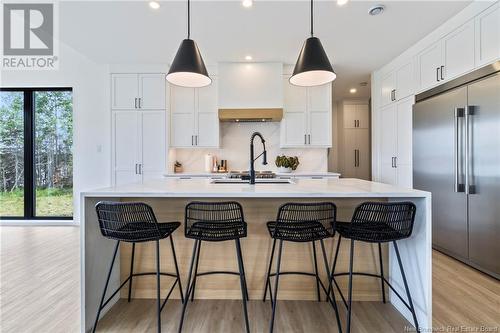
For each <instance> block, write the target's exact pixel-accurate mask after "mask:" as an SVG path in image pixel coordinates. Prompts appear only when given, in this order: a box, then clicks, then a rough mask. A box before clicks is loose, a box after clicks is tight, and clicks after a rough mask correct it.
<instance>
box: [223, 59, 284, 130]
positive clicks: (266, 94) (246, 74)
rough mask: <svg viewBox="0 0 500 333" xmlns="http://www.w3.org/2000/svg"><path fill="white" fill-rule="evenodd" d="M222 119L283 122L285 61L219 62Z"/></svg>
mask: <svg viewBox="0 0 500 333" xmlns="http://www.w3.org/2000/svg"><path fill="white" fill-rule="evenodd" d="M218 74H219V75H218V77H219V81H218V89H219V91H218V98H219V119H220V120H221V121H240V122H249V121H259V122H262V121H280V120H281V118H282V117H283V64H282V63H277V62H273V63H220V64H219V66H218Z"/></svg>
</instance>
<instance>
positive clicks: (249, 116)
mask: <svg viewBox="0 0 500 333" xmlns="http://www.w3.org/2000/svg"><path fill="white" fill-rule="evenodd" d="M281 119H283V109H282V108H254V109H251V108H244V109H219V120H220V121H224V122H238V121H241V122H251V121H255V122H262V121H281Z"/></svg>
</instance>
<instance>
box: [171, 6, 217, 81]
mask: <svg viewBox="0 0 500 333" xmlns="http://www.w3.org/2000/svg"><path fill="white" fill-rule="evenodd" d="M190 9H191V3H190V1H189V0H188V2H187V38H186V39H184V40H183V41H182V42H181V45H180V46H179V49H178V50H177V54H176V55H175V58H174V61H172V65H171V66H170V70H169V71H168V74H167V81H168V82H170V83H172V84H174V85H176V86H181V87H189V88H200V87H204V86H208V85H209V84H210V83H212V79H211V78H210V77H209V76H208V72H207V68H206V67H205V63H204V62H203V58H202V57H201V52H200V50H199V49H198V45H196V42H195V41H194V40H192V39H191V38H190V35H191V12H190Z"/></svg>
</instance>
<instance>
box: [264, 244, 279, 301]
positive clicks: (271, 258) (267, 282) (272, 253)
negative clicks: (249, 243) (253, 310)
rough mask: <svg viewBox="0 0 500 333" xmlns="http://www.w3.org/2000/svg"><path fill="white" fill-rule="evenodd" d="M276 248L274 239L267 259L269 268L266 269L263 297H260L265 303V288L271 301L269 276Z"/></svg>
mask: <svg viewBox="0 0 500 333" xmlns="http://www.w3.org/2000/svg"><path fill="white" fill-rule="evenodd" d="M275 248H276V239H273V247H272V249H271V257H270V258H269V266H268V267H267V275H266V286H265V287H264V297H262V301H263V302H265V301H266V296H267V288H269V297H270V298H271V302H272V301H273V299H272V296H273V295H272V294H271V284H270V276H269V275H271V267H272V265H273V258H274V249H275Z"/></svg>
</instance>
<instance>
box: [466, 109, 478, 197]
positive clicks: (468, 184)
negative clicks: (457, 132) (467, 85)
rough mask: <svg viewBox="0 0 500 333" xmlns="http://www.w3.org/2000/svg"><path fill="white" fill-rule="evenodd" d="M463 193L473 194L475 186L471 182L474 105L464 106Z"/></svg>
mask: <svg viewBox="0 0 500 333" xmlns="http://www.w3.org/2000/svg"><path fill="white" fill-rule="evenodd" d="M464 113H465V194H474V193H476V192H475V186H474V184H473V171H472V120H471V116H473V115H474V107H473V106H469V105H468V106H466V107H465V112H464Z"/></svg>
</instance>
